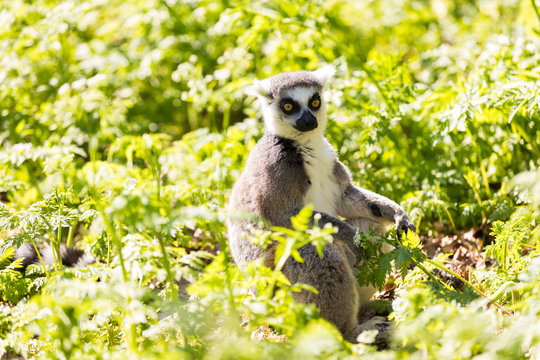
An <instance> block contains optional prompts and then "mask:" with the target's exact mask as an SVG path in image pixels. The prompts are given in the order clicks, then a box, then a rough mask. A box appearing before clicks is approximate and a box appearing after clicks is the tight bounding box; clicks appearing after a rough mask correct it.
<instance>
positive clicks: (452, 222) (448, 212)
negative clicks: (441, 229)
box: [416, 207, 458, 234]
mask: <svg viewBox="0 0 540 360" xmlns="http://www.w3.org/2000/svg"><path fill="white" fill-rule="evenodd" d="M444 211H445V212H446V215H447V216H448V219H450V224H451V225H452V230H453V231H454V234H457V232H458V231H457V229H456V224H454V219H453V218H452V215H450V211H448V208H446V207H445V208H444ZM416 228H418V226H417V227H416Z"/></svg>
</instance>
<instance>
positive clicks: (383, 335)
mask: <svg viewBox="0 0 540 360" xmlns="http://www.w3.org/2000/svg"><path fill="white" fill-rule="evenodd" d="M354 332H355V342H356V343H359V342H360V343H369V344H372V345H377V346H385V345H388V344H389V343H390V340H391V339H392V333H393V328H392V326H391V324H390V321H388V319H387V318H385V317H382V316H374V317H372V318H371V319H370V320H368V321H366V322H364V323H362V324H358V325H357V326H356V328H355V331H354Z"/></svg>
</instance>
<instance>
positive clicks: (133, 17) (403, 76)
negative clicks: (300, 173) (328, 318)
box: [0, 0, 540, 359]
mask: <svg viewBox="0 0 540 360" xmlns="http://www.w3.org/2000/svg"><path fill="white" fill-rule="evenodd" d="M0 4H1V7H0V9H1V10H0V55H1V56H0V249H1V250H0V251H1V253H0V345H1V346H0V357H1V356H3V355H4V354H6V353H7V354H9V355H8V356H10V355H13V354H14V355H21V356H24V357H31V358H34V357H35V358H43V359H65V358H89V359H100V358H107V359H111V358H126V357H129V358H141V359H142V358H144V359H149V358H150V359H151V358H165V357H171V358H211V359H217V358H235V359H236V358H246V359H248V358H250V359H251V358H280V359H282V358H300V357H302V358H304V357H306V358H348V357H351V358H352V357H354V358H358V357H365V358H369V359H377V358H385V359H389V358H396V359H402V358H409V357H410V358H425V357H428V358H472V357H478V358H539V355H538V354H539V352H538V351H539V350H538V347H539V344H540V334H538V329H537V325H536V324H537V322H538V313H539V312H538V309H539V305H540V298H539V292H538V289H539V288H540V287H539V286H538V285H539V284H538V279H539V277H538V275H539V274H538V272H539V266H540V264H539V261H538V255H539V245H538V241H539V240H540V231H539V230H538V223H539V221H540V211H539V210H540V208H539V206H540V198H539V196H538V194H539V193H540V192H539V188H540V173H539V170H538V169H539V165H540V163H539V155H540V141H539V139H540V90H539V89H540V76H539V73H540V67H539V64H540V38H539V36H538V34H539V33H538V29H539V28H540V25H539V21H540V15H539V13H538V11H537V10H538V8H539V5H538V2H537V1H534V0H531V1H525V0H523V1H518V0H507V1H501V2H493V1H487V0H460V1H449V0H430V1H425V0H410V1H406V2H403V1H397V0H391V1H384V2H383V1H363V2H359V1H299V2H296V3H294V4H290V3H286V2H282V1H274V0H272V1H262V0H256V1H253V2H251V3H250V4H249V5H247V4H245V3H240V2H234V1H233V2H230V1H207V0H196V1H175V0H151V1H140V0H130V1H118V0H113V1H103V0H91V1H84V2H83V1H77V0H66V1H46V0H37V1H32V2H27V1H23V0H10V1H7V0H5V1H2V0H0ZM325 63H331V64H333V65H334V66H336V68H337V70H338V72H337V75H336V77H335V79H334V80H333V81H332V82H331V84H330V85H329V87H328V89H326V93H325V97H326V98H327V99H329V100H330V104H329V114H328V116H329V123H328V129H327V133H328V137H329V139H330V141H331V143H332V144H333V145H334V146H335V148H336V150H337V152H338V153H339V156H340V159H341V160H342V161H343V162H344V163H345V164H346V165H347V166H348V167H349V168H350V169H351V171H352V175H353V178H354V180H355V182H356V183H358V184H360V185H361V186H363V187H365V188H367V189H370V190H373V191H376V192H378V193H381V194H383V195H386V196H388V197H390V198H392V199H394V200H396V201H397V202H399V203H401V204H402V205H403V207H404V208H405V209H406V210H407V212H408V213H409V214H410V216H411V218H412V220H413V222H414V223H415V224H416V225H417V227H418V229H419V235H420V236H417V235H415V234H411V233H409V234H405V235H404V236H402V237H401V238H398V237H397V234H395V233H389V234H374V233H371V234H361V235H359V238H358V241H359V243H360V245H361V246H362V248H363V250H364V253H365V259H364V263H363V264H362V266H360V267H359V274H358V280H359V283H360V284H362V285H367V284H371V285H375V286H376V287H379V288H382V287H383V286H384V285H385V283H386V282H387V280H388V279H389V277H388V276H389V275H390V279H392V281H391V283H392V286H393V287H395V288H396V289H395V294H394V296H395V300H394V301H393V303H392V309H391V311H392V314H391V318H392V319H393V321H394V324H395V327H396V336H395V339H394V342H393V343H392V344H391V345H390V347H389V348H388V349H386V350H384V351H376V349H374V348H373V347H371V346H369V345H366V344H358V345H351V344H349V343H347V342H345V341H343V339H342V338H341V336H340V335H339V332H338V331H337V330H336V329H335V328H334V327H332V326H331V325H330V324H328V323H327V322H325V321H324V320H322V319H321V317H320V315H319V314H318V312H317V310H316V309H315V308H314V307H313V306H305V305H300V304H297V303H295V302H294V292H296V291H299V290H301V289H304V290H307V291H316V289H313V288H310V287H307V286H305V285H302V284H289V283H288V281H287V279H286V278H285V277H284V276H283V275H282V274H281V272H280V271H279V270H280V267H281V266H282V264H283V262H284V261H285V260H286V259H287V258H289V257H290V256H292V257H293V258H295V259H296V260H298V261H301V258H300V257H299V252H298V249H299V248H300V247H301V246H303V245H305V244H306V243H308V242H312V243H314V244H315V245H317V248H318V249H319V251H322V249H323V248H324V246H325V244H326V243H327V242H328V241H331V236H330V234H331V232H332V231H333V230H332V229H330V228H323V229H319V228H318V227H315V228H309V227H308V226H307V219H308V218H309V216H310V214H311V209H310V208H309V207H308V208H306V209H304V210H303V212H301V213H300V214H299V216H298V217H297V218H295V219H294V221H293V224H294V225H295V228H294V229H279V228H277V229H273V231H267V230H259V231H258V233H257V236H256V237H255V239H254V241H255V242H257V243H259V244H260V245H262V246H266V245H267V244H269V243H271V242H274V243H277V245H278V246H277V249H278V250H277V256H276V263H275V267H274V268H272V269H270V268H266V267H264V266H263V265H262V264H261V263H258V262H256V263H254V264H250V265H248V266H247V267H245V268H238V267H236V266H235V265H234V264H232V263H231V260H230V258H229V257H228V255H227V254H228V252H227V241H226V236H225V234H226V228H225V225H224V223H225V219H226V217H227V216H228V215H230V214H226V213H225V210H224V209H225V205H226V202H227V199H228V197H229V195H230V189H231V187H232V185H233V183H234V181H235V180H236V179H237V178H238V176H239V174H240V172H241V170H242V167H243V164H244V162H245V160H246V158H247V154H248V153H249V151H250V149H251V148H252V147H253V146H254V144H255V142H256V141H257V139H258V138H259V137H260V136H261V134H262V128H261V125H260V124H258V123H257V121H256V119H257V117H258V115H257V108H256V105H255V104H254V103H253V101H252V99H249V98H247V97H246V96H245V95H244V94H243V89H244V88H245V86H246V85H248V84H250V83H251V82H252V81H253V80H254V79H255V78H263V77H266V76H269V75H271V74H275V73H278V72H281V71H288V70H298V69H308V70H312V69H315V68H317V67H319V66H321V65H322V64H325ZM470 228H474V229H479V228H480V229H482V230H483V231H484V234H485V236H484V237H483V238H482V240H481V241H480V242H479V243H478V244H474V246H476V247H477V248H476V250H477V251H478V253H479V254H480V255H479V256H480V257H482V259H483V260H485V263H486V264H487V266H486V267H484V268H481V267H474V266H469V267H468V268H467V269H466V271H462V272H460V271H457V270H456V269H455V268H454V267H452V265H454V263H455V261H456V257H457V255H456V256H454V255H455V254H452V253H446V254H438V257H437V258H435V259H430V258H428V257H427V256H426V254H425V253H424V252H423V251H422V249H421V243H420V241H421V240H422V241H423V242H424V243H426V242H427V243H428V244H429V243H430V242H434V241H435V240H436V239H438V238H441V237H444V236H448V237H451V236H455V237H456V238H457V240H456V241H458V242H461V243H464V242H470V240H469V239H467V238H466V237H465V236H464V235H463V234H464V232H466V231H467V230H469V229H470ZM27 242H30V243H32V244H34V246H36V247H41V246H44V245H50V246H51V247H52V248H53V249H55V251H56V252H58V251H59V250H60V244H62V243H65V244H68V245H73V244H75V245H76V246H77V247H78V248H80V249H83V250H85V251H86V252H88V253H90V254H93V255H95V256H96V257H97V258H98V259H100V261H98V262H97V263H96V264H93V265H91V266H88V267H86V268H83V269H70V268H66V267H64V266H63V265H62V264H61V262H60V261H55V263H54V265H53V266H52V267H50V268H45V269H44V268H43V266H41V265H40V266H36V265H31V266H29V267H28V268H27V269H26V270H24V271H23V270H22V269H21V267H20V260H17V261H13V254H14V250H15V248H16V247H18V246H19V245H20V244H22V243H27ZM383 243H389V244H390V245H392V246H394V249H393V250H392V251H390V252H388V253H383V252H382V251H381V246H382V244H383ZM471 246H473V245H471ZM437 268H438V269H439V270H440V269H446V270H449V271H451V272H452V273H453V274H455V275H457V276H460V277H461V278H462V279H463V280H464V281H462V282H461V283H462V285H463V286H462V287H457V288H452V287H450V286H448V285H446V283H445V282H444V281H443V282H441V281H440V276H439V275H440V273H438V272H437V270H436V269H437ZM446 270H445V271H446ZM445 271H443V272H445ZM186 283H191V284H192V285H190V286H189V287H187V289H186ZM376 305H377V306H376V307H378V308H381V309H382V308H387V307H388V302H385V303H384V304H382V303H379V304H376ZM269 326H271V328H269ZM261 334H263V335H261ZM257 339H258V340H259V341H258V340H257Z"/></svg>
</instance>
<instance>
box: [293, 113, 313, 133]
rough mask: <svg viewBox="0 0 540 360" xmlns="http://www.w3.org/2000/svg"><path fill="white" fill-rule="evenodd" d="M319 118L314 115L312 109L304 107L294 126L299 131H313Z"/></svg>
mask: <svg viewBox="0 0 540 360" xmlns="http://www.w3.org/2000/svg"><path fill="white" fill-rule="evenodd" d="M317 125H318V124H317V118H316V117H315V116H313V114H312V113H311V111H309V110H307V109H304V110H303V111H302V115H300V117H299V118H298V119H297V120H296V124H294V128H295V129H296V130H298V131H302V132H305V131H311V130H313V129H316V128H317Z"/></svg>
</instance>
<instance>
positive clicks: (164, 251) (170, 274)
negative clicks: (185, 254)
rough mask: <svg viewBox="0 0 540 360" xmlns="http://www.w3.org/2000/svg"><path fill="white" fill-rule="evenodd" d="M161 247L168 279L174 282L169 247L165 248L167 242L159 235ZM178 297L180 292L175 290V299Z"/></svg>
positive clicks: (171, 282) (170, 282)
mask: <svg viewBox="0 0 540 360" xmlns="http://www.w3.org/2000/svg"><path fill="white" fill-rule="evenodd" d="M157 238H158V241H159V247H160V248H161V254H162V255H163V266H165V271H166V272H167V280H168V281H169V284H170V285H172V284H174V277H173V275H172V272H171V266H170V264H169V257H168V255H167V249H166V248H165V242H164V241H163V237H162V236H158V237H157ZM177 297H178V293H177V292H174V291H173V299H176V298H177Z"/></svg>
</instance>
